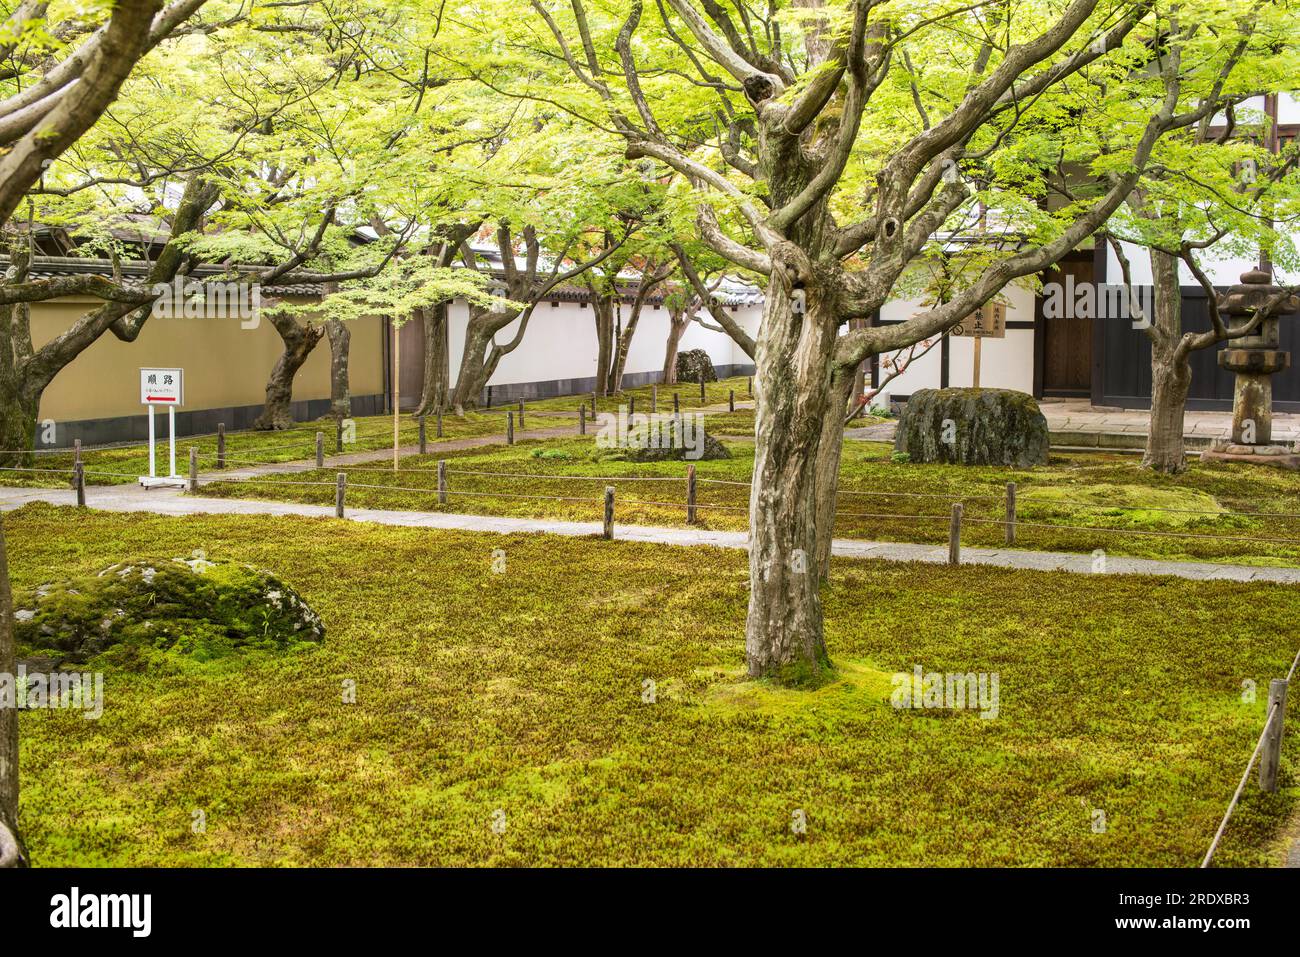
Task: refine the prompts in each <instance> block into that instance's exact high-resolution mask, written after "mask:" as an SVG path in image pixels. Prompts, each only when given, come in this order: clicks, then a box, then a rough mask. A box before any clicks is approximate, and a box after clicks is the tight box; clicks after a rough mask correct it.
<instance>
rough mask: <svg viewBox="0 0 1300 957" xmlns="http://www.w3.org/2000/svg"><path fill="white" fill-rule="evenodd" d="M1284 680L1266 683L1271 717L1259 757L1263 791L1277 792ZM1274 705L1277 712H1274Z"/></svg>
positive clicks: (1284, 690)
mask: <svg viewBox="0 0 1300 957" xmlns="http://www.w3.org/2000/svg"><path fill="white" fill-rule="evenodd" d="M1286 688H1287V680H1286V679H1285V678H1274V679H1273V680H1272V681H1270V682H1269V683H1268V708H1269V711H1271V712H1272V714H1273V717H1272V718H1270V719H1269V722H1268V729H1267V730H1266V731H1265V732H1264V750H1263V751H1262V752H1261V753H1260V755H1259V786H1260V788H1261V789H1262V790H1264V791H1269V792H1272V791H1276V790H1277V769H1278V764H1279V762H1280V761H1281V758H1282V724H1283V721H1284V719H1285V718H1286ZM1275 705H1276V707H1277V710H1274V706H1275Z"/></svg>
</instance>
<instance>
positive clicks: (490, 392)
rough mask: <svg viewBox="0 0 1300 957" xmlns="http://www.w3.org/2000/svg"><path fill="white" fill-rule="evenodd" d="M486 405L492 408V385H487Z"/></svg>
mask: <svg viewBox="0 0 1300 957" xmlns="http://www.w3.org/2000/svg"><path fill="white" fill-rule="evenodd" d="M487 407H488V408H489V409H490V408H492V387H491V386H488V387H487Z"/></svg>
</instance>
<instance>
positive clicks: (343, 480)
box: [334, 472, 348, 518]
mask: <svg viewBox="0 0 1300 957" xmlns="http://www.w3.org/2000/svg"><path fill="white" fill-rule="evenodd" d="M347 487H348V473H347V472H340V473H339V477H338V483H337V484H336V485H335V486H334V517H335V518H342V517H343V496H344V495H345V494H346V493H347Z"/></svg>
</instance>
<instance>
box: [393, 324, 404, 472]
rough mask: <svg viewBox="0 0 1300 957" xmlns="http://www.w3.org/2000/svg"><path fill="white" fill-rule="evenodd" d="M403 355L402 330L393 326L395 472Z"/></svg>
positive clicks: (394, 466)
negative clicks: (400, 361) (400, 360)
mask: <svg viewBox="0 0 1300 957" xmlns="http://www.w3.org/2000/svg"><path fill="white" fill-rule="evenodd" d="M401 354H402V330H401V328H400V327H398V326H393V471H394V472H396V471H397V433H398V431H399V429H400V428H401V421H400V420H401V414H402V413H401V404H402V401H401V395H402V393H401V379H402V367H401V365H400V364H399V363H398V359H399V358H400V357H401Z"/></svg>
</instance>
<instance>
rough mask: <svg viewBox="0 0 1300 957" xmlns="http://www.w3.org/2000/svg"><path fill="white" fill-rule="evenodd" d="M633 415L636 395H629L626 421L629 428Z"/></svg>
mask: <svg viewBox="0 0 1300 957" xmlns="http://www.w3.org/2000/svg"><path fill="white" fill-rule="evenodd" d="M634 415H636V396H634V395H630V396H628V397H627V421H628V427H629V428H631V425H632V416H634Z"/></svg>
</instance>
